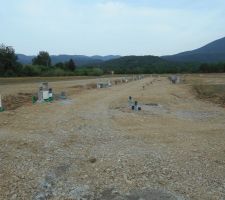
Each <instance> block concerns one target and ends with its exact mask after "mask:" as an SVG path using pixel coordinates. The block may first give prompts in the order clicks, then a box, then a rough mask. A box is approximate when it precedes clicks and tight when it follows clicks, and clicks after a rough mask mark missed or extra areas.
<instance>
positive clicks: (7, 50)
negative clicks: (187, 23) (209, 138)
mask: <svg viewBox="0 0 225 200" xmlns="http://www.w3.org/2000/svg"><path fill="white" fill-rule="evenodd" d="M112 71H114V73H115V74H165V73H225V63H180V62H179V63H176V62H171V61H166V60H163V59H161V58H159V57H156V56H126V57H121V58H119V59H114V60H110V61H107V62H103V63H101V64H93V65H87V66H83V67H78V66H77V65H76V63H75V62H74V60H72V59H70V60H68V61H67V62H64V63H63V62H59V63H56V64H54V65H53V64H52V62H51V57H50V55H49V53H48V52H46V51H40V52H39V54H38V55H37V56H36V57H34V58H33V60H32V64H31V65H22V64H21V63H19V62H18V60H17V56H16V54H15V50H14V49H13V47H10V46H5V45H3V44H2V45H0V76H1V77H15V76H74V75H80V76H100V75H103V74H111V72H112Z"/></svg>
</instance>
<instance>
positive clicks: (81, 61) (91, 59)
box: [17, 54, 120, 66]
mask: <svg viewBox="0 0 225 200" xmlns="http://www.w3.org/2000/svg"><path fill="white" fill-rule="evenodd" d="M50 56H51V60H52V64H56V63H58V62H67V61H69V60H70V59H73V60H74V62H75V63H76V64H77V65H78V66H82V65H87V64H92V63H93V64H97V63H101V62H105V61H109V60H112V59H117V58H119V57H120V56H119V55H106V56H99V55H94V56H85V55H68V54H60V55H50ZM17 57H18V61H19V62H20V63H22V64H32V59H33V58H34V57H35V56H33V55H30V56H28V55H25V54H17Z"/></svg>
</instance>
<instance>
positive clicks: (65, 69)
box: [0, 44, 103, 77]
mask: <svg viewBox="0 0 225 200" xmlns="http://www.w3.org/2000/svg"><path fill="white" fill-rule="evenodd" d="M102 74H103V71H102V70H101V69H98V68H95V67H89V68H78V67H77V65H76V63H75V62H74V60H73V59H70V60H68V61H67V62H59V63H56V64H54V65H53V64H52V61H51V57H50V55H49V53H48V52H46V51H40V52H39V54H38V55H37V56H36V57H34V58H33V60H32V64H31V65H22V64H21V63H19V62H18V58H17V56H16V54H15V50H14V49H13V47H10V46H6V45H4V44H1V45H0V76H1V77H16V76H75V75H80V76H98V75H102Z"/></svg>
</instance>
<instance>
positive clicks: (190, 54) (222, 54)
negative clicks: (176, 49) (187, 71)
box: [161, 37, 225, 62]
mask: <svg viewBox="0 0 225 200" xmlns="http://www.w3.org/2000/svg"><path fill="white" fill-rule="evenodd" d="M161 58H163V59H166V60H169V61H179V62H225V37H223V38H220V39H217V40H215V41H213V42H210V43H208V44H206V45H204V46H202V47H200V48H197V49H194V50H191V51H185V52H181V53H178V54H175V55H169V56H162V57H161Z"/></svg>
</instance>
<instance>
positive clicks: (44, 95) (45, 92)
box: [38, 82, 49, 101]
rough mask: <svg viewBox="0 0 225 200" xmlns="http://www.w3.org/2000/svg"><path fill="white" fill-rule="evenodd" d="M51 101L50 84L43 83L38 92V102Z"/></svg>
mask: <svg viewBox="0 0 225 200" xmlns="http://www.w3.org/2000/svg"><path fill="white" fill-rule="evenodd" d="M47 100H49V88H48V83H47V82H43V83H41V84H40V87H39V91H38V101H47Z"/></svg>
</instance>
